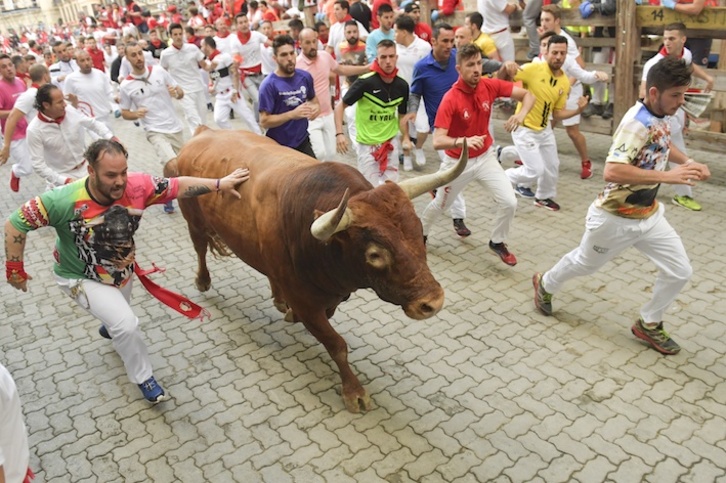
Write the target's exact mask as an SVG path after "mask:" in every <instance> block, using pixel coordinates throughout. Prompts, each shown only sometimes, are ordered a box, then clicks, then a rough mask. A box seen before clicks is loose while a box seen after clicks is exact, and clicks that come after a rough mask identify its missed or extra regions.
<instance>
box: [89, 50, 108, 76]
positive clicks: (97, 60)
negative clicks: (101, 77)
mask: <svg viewBox="0 0 726 483" xmlns="http://www.w3.org/2000/svg"><path fill="white" fill-rule="evenodd" d="M86 52H88V55H90V56H91V61H93V68H94V69H98V70H100V71H101V72H106V66H105V65H104V63H103V61H104V55H103V51H102V50H100V49H86Z"/></svg>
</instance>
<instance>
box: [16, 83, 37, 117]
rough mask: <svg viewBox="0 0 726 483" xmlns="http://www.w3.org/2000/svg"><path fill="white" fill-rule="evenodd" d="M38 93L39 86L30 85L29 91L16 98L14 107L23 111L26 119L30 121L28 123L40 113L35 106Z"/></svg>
mask: <svg viewBox="0 0 726 483" xmlns="http://www.w3.org/2000/svg"><path fill="white" fill-rule="evenodd" d="M37 93H38V88H37V87H28V90H27V91H25V92H23V93H22V94H20V95H19V96H18V98H17V99H15V104H14V105H13V109H17V110H18V111H20V112H22V113H23V115H24V116H25V120H26V121H28V124H30V121H32V120H33V119H35V117H36V116H37V115H38V110H37V109H36V108H35V95H36V94H37Z"/></svg>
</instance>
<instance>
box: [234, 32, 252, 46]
mask: <svg viewBox="0 0 726 483" xmlns="http://www.w3.org/2000/svg"><path fill="white" fill-rule="evenodd" d="M237 38H238V39H239V41H240V42H242V45H244V44H246V43H247V42H249V41H250V39H251V38H252V31H249V32H247V35H245V34H243V33H242V32H237Z"/></svg>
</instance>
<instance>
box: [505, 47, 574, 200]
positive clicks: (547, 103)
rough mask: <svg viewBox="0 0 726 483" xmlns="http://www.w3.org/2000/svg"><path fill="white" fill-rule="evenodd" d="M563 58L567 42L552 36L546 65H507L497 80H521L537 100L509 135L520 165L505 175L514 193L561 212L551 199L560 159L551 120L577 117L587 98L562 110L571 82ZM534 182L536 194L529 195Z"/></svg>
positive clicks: (535, 63) (555, 192) (536, 63)
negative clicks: (506, 78)
mask: <svg viewBox="0 0 726 483" xmlns="http://www.w3.org/2000/svg"><path fill="white" fill-rule="evenodd" d="M566 57H567V39H566V38H565V37H562V36H560V35H553V36H552V37H550V41H549V44H548V46H547V55H546V57H545V60H546V62H533V63H530V64H525V65H524V66H522V67H521V68H519V66H517V64H515V63H513V62H506V63H505V64H504V66H503V67H502V69H501V70H500V77H511V76H514V80H515V81H522V85H523V87H524V88H525V89H527V90H528V91H530V92H531V93H532V94H534V96H535V98H536V99H537V101H536V102H535V104H534V107H533V108H532V110H531V111H529V114H527V117H526V118H525V119H524V123H523V124H522V126H521V128H520V129H517V130H516V131H514V132H513V133H512V140H513V141H514V145H515V147H516V149H517V152H518V154H519V159H521V160H522V166H520V167H517V168H511V169H508V170H506V171H505V173H506V174H507V177H509V180H510V181H511V182H512V184H514V190H515V192H516V193H517V194H519V195H520V196H522V197H525V198H534V204H535V205H536V206H540V207H542V208H547V209H548V210H551V211H558V210H559V209H560V206H559V205H558V204H557V203H555V201H554V200H553V199H552V198H554V197H555V196H556V195H557V179H558V176H559V167H560V158H559V156H558V154H557V142H556V141H555V135H554V133H553V132H552V126H551V124H550V118H553V119H555V120H562V119H567V118H569V117H572V116H576V115H577V114H580V113H581V112H582V110H583V109H584V108H585V106H587V99H586V98H585V97H581V98H580V99H579V101H578V107H577V108H576V109H565V103H566V101H567V96H568V94H569V92H570V81H569V80H568V78H567V76H566V75H565V73H564V72H563V71H562V65H563V64H564V62H565V58H566ZM521 107H522V106H521V104H520V105H519V106H517V112H519V109H521ZM503 154H504V153H503ZM535 182H536V183H537V191H536V192H532V188H531V187H532V185H533V184H534V183H535Z"/></svg>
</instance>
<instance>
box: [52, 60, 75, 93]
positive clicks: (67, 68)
mask: <svg viewBox="0 0 726 483" xmlns="http://www.w3.org/2000/svg"><path fill="white" fill-rule="evenodd" d="M77 70H78V64H76V61H75V60H73V59H71V60H70V61H68V62H63V61H61V60H59V61H58V62H56V63H55V64H52V65H51V66H50V67H48V71H49V72H50V81H51V82H52V83H53V84H55V85H57V86H58V87H60V89H61V90H63V85H64V82H65V79H63V81H59V80H58V77H63V76H67V75H68V74H72V73H73V72H76V71H77ZM63 92H65V91H63Z"/></svg>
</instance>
